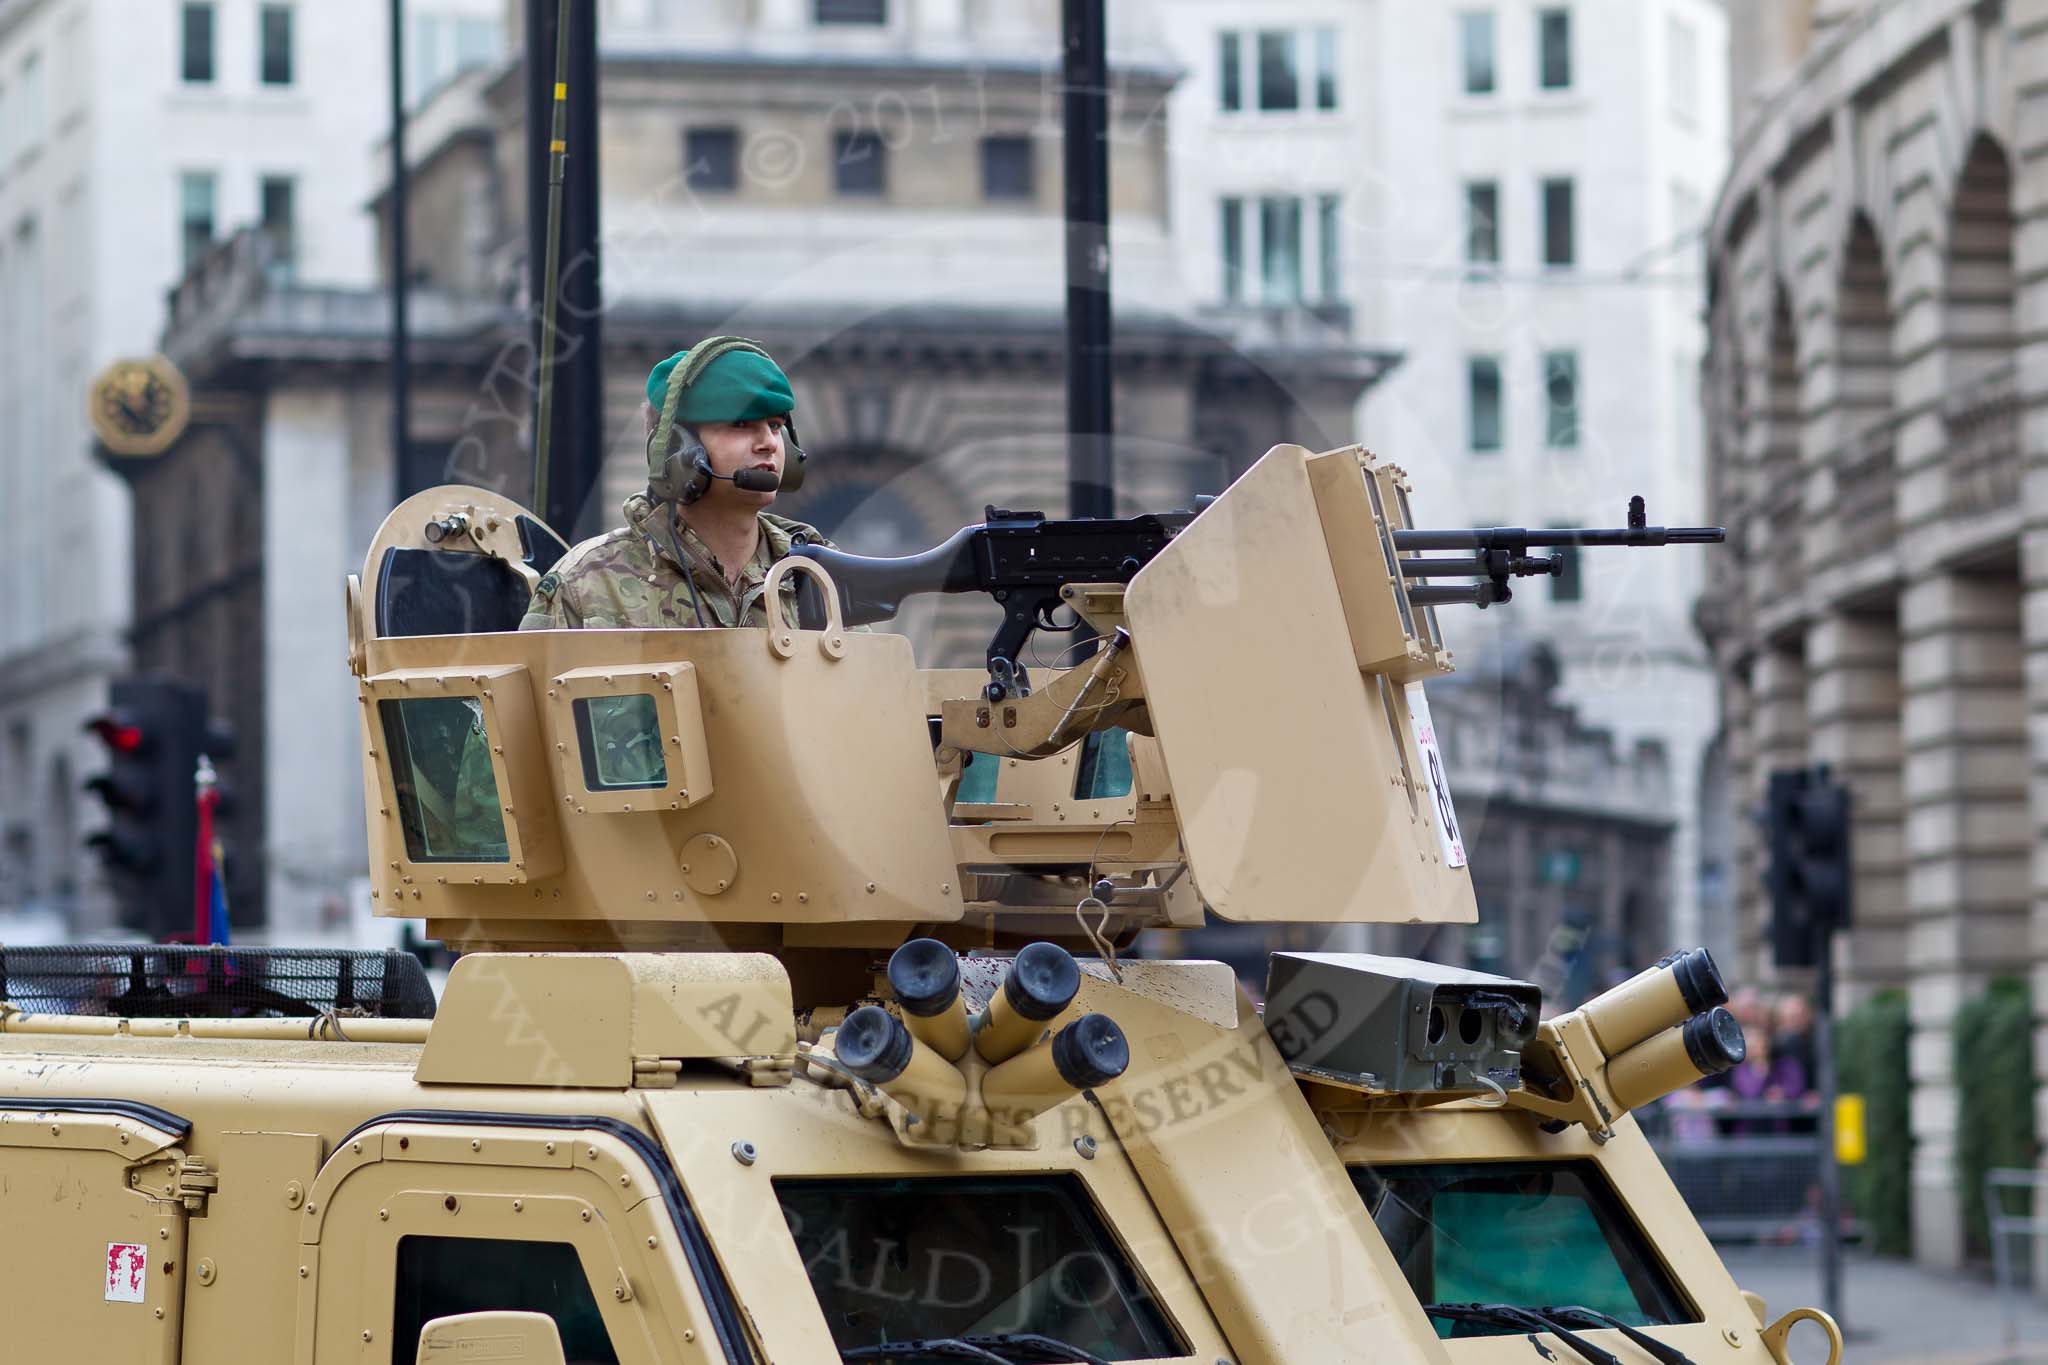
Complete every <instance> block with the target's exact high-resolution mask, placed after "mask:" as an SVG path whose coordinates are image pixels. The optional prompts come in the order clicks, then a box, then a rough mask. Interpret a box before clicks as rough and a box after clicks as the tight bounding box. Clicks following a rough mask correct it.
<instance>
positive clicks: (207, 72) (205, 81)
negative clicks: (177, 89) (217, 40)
mask: <svg viewBox="0 0 2048 1365" xmlns="http://www.w3.org/2000/svg"><path fill="white" fill-rule="evenodd" d="M182 13H183V18H182V22H181V23H180V25H179V34H180V42H179V51H178V77H179V79H180V80H182V81H184V82H185V84H187V85H211V84H212V83H213V6H212V5H210V4H198V5H186V6H185V8H184V10H183V12H182Z"/></svg>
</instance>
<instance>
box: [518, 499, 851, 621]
mask: <svg viewBox="0 0 2048 1365" xmlns="http://www.w3.org/2000/svg"><path fill="white" fill-rule="evenodd" d="M660 515H662V513H661V510H660V509H658V508H657V507H656V506H655V504H654V503H653V501H652V500H651V499H649V498H648V497H647V495H646V494H644V493H635V494H634V495H633V496H632V497H630V498H627V499H626V524H625V525H624V526H622V527H620V528H619V529H618V530H616V531H611V532H608V533H607V534H605V535H601V536H597V537H595V538H594V539H591V540H586V541H584V542H583V543H582V544H580V545H578V546H576V547H575V548H574V549H572V550H570V551H569V553H568V554H566V555H563V556H562V559H561V562H560V563H558V564H556V565H555V567H554V569H553V570H551V571H550V572H548V573H546V574H544V575H542V577H541V580H540V583H539V585H538V586H537V587H536V588H535V589H534V593H533V600H532V601H531V602H529V603H527V606H526V615H525V616H524V617H523V618H521V620H520V622H519V628H520V629H521V630H561V629H568V628H572V627H576V626H625V627H642V628H659V627H664V626H694V625H696V624H697V613H696V610H695V609H694V608H693V607H692V606H691V604H690V583H689V580H685V579H684V577H683V572H684V570H683V566H681V565H678V564H677V563H676V562H675V557H674V555H673V553H672V552H671V551H670V550H669V548H668V547H667V545H666V544H664V543H663V541H662V539H661V538H658V531H659V527H658V525H657V523H656V522H655V518H656V517H659V516H660ZM760 517H761V540H760V544H759V545H758V546H757V547H756V548H755V550H754V557H753V558H752V559H751V560H749V561H747V565H746V567H745V568H744V569H742V570H741V571H740V574H739V579H738V582H737V584H729V583H728V582H727V581H726V575H725V568H724V566H723V565H721V564H720V563H719V562H718V557H717V556H716V555H714V554H712V553H711V547H710V546H708V545H706V544H705V543H704V541H703V539H702V537H700V536H699V535H698V534H697V533H696V532H695V531H693V530H691V529H690V526H689V523H688V522H687V521H686V522H683V523H682V524H681V525H680V527H679V528H678V535H677V539H678V540H679V541H680V542H681V543H682V547H683V552H684V554H685V555H686V556H687V557H688V559H689V561H690V563H689V573H690V578H691V580H694V581H695V582H696V585H697V597H698V600H700V601H701V602H702V603H703V604H704V615H705V618H706V620H707V621H708V622H709V623H710V624H713V625H720V626H738V625H748V626H760V625H766V624H767V612H766V610H765V609H764V608H763V606H762V603H761V585H762V582H763V580H765V579H766V578H767V577H768V570H769V569H770V568H772V567H773V566H774V564H775V561H776V560H778V559H782V558H783V557H785V556H786V555H788V554H789V547H790V546H791V545H793V544H799V543H811V544H818V545H829V544H831V542H830V541H828V540H826V539H825V538H824V537H823V536H821V535H819V534H818V533H817V531H816V530H814V529H813V528H811V527H809V526H806V525H804V523H802V522H800V521H791V520H790V519H789V518H788V517H778V516H775V515H774V514H772V513H769V512H763V513H761V514H760ZM797 583H798V580H797V579H796V578H795V577H793V576H792V577H791V578H789V579H787V580H786V581H785V582H784V583H783V592H782V599H783V600H782V612H783V619H784V620H785V621H786V622H787V623H788V624H790V625H792V626H793V625H796V624H797V619H796V588H797Z"/></svg>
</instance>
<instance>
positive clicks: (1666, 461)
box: [1164, 0, 1733, 967]
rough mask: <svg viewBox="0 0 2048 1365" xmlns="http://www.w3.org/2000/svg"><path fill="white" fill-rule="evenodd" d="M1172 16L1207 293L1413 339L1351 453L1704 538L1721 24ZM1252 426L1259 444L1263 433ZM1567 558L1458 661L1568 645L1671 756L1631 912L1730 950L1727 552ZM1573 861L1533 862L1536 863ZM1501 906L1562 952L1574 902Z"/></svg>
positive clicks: (1434, 508) (1364, 13)
mask: <svg viewBox="0 0 2048 1365" xmlns="http://www.w3.org/2000/svg"><path fill="white" fill-rule="evenodd" d="M1164 8H1165V13H1166V15H1167V16H1168V22H1167V33H1168V35H1169V39H1170V41H1171V43H1172V46H1173V50H1174V54H1175V57H1176V58H1177V59H1178V61H1179V62H1180V64H1181V65H1182V66H1183V67H1184V68H1185V69H1186V70H1187V73H1188V74H1187V77H1186V79H1185V80H1183V81H1182V82H1181V84H1180V85H1179V86H1178V87H1177V88H1176V90H1175V93H1174V96H1173V128H1174V139H1173V157H1174V175H1173V196H1174V198H1173V207H1174V215H1175V221H1176V223H1177V225H1178V230H1179V233H1180V235H1181V238H1182V247H1183V251H1184V253H1185V255H1186V256H1187V258H1188V260H1189V268H1188V279H1189V284H1190V287H1191V289H1192V291H1193V298H1194V300H1196V301H1197V302H1198V306H1199V307H1200V308H1201V309H1203V310H1205V311H1209V312H1212V313H1214V314H1217V315H1223V316H1231V315H1237V316H1254V317H1256V316H1259V315H1261V314H1266V313H1271V314H1275V315H1285V316H1287V317H1289V318H1291V319H1295V320H1297V323H1298V324H1299V323H1300V322H1307V321H1320V322H1321V323H1323V324H1324V325H1327V326H1336V327H1350V328H1352V329H1354V330H1356V331H1357V332H1358V333H1359V334H1361V335H1365V336H1371V337H1374V338H1382V339H1385V340H1386V341H1387V342H1388V344H1390V345H1393V346H1395V347H1397V348H1398V349H1399V350H1400V351H1401V353H1402V356H1403V360H1402V364H1401V367H1400V368H1399V369H1398V370H1397V371H1395V372H1394V373H1393V374H1392V375H1390V376H1389V377H1388V379H1387V381H1386V382H1385V383H1383V384H1380V385H1377V386H1375V387H1374V388H1373V389H1372V390H1371V391H1370V392H1369V393H1368V394H1367V395H1366V396H1365V397H1364V399H1363V400H1362V405H1361V408H1360V412H1359V420H1358V428H1357V429H1358V432H1359V435H1358V439H1360V440H1363V441H1364V442H1365V443H1366V444H1368V445H1370V446H1372V447H1373V448H1374V449H1375V450H1377V451H1379V452H1380V453H1381V454H1383V455H1387V456H1390V457H1391V458H1393V459H1394V460H1395V461H1396V462H1398V463H1399V464H1401V465H1403V466H1404V467H1406V468H1407V469H1409V470H1410V471H1411V472H1412V473H1413V474H1414V475H1415V476H1416V482H1417V498H1416V503H1417V511H1418V513H1419V515H1420V516H1421V517H1422V518H1423V519H1424V520H1425V521H1426V522H1428V523H1430V524H1436V525H1457V524H1465V523H1476V524H1480V525H1529V526H1537V525H1586V524H1598V525H1620V524H1621V523H1622V521H1623V518H1624V514H1625V512H1626V508H1627V501H1628V497H1629V495H1630V494H1634V493H1641V494H1643V495H1644V496H1645V497H1646V498H1647V499H1648V502H1649V512H1650V517H1651V520H1652V521H1653V522H1658V523H1661V524H1665V525H1679V524H1693V523H1697V522H1698V521H1699V520H1700V519H1701V518H1702V517H1703V515H1704V513H1705V496H1704V484H1703V475H1702V459H1703V456H1702V450H1701V434H1700V426H1699V420H1698V412H1699V405H1698V397H1697V395H1698V373H1699V363H1700V357H1701V355H1702V354H1703V353H1704V351H1705V348H1706V333H1705V329H1704V327H1703V326H1702V325H1701V323H1700V315H1701V312H1702V309H1703V307H1704V301H1705V281H1704V274H1703V271H1702V269H1701V253H1700V234H1701V228H1702V224H1703V221H1704V218H1705V212H1706V206H1707V204H1708V202H1709V200H1710V199H1711V196H1712V194H1713V191H1714V187H1715V185H1716V184H1717V183H1718V182H1719V180H1720V178H1721V174H1722V167H1723V166H1724V165H1725V158H1726V143H1727V128H1728V112H1727V95H1726V88H1725V80H1724V74H1723V73H1724V70H1725V61H1726V52H1727V44H1728V24H1727V17H1726V15H1725V14H1724V12H1723V9H1722V7H1721V6H1720V5H1719V4H1718V3H1714V0H1658V3H1652V4H1646V3H1643V0H1581V2H1580V3H1576V4H1562V3H1556V4H1545V3H1528V2H1527V0H1515V2H1514V3H1495V4H1487V3H1469V4H1467V3H1461V4H1458V5H1455V6H1424V7H1417V6H1414V5H1405V4H1396V3H1391V0H1383V2H1382V3H1373V4H1357V3H1349V2H1347V0H1284V2H1281V3H1268V4H1261V5H1258V6H1256V7H1253V8H1247V7H1245V6H1243V5H1240V4H1230V3H1226V0H1167V3H1166V4H1165V7H1164ZM1244 435H1245V439H1243V440H1242V441H1241V442H1240V444H1241V445H1243V446H1245V447H1246V448H1252V447H1260V446H1262V444H1263V443H1262V442H1261V441H1260V440H1259V438H1258V424H1257V422H1256V420H1252V421H1249V422H1246V423H1245V424H1244ZM1564 553H1565V556H1566V560H1567V567H1566V571H1565V574H1564V576H1563V577H1561V578H1556V579H1550V580H1542V579H1532V580H1526V581H1524V582H1522V583H1518V584H1517V585H1516V596H1515V600H1514V602H1513V604H1512V605H1511V606H1509V607H1507V608H1506V609H1504V610H1502V611H1490V612H1487V613H1485V614H1484V615H1481V614H1479V613H1475V612H1471V611H1467V610H1463V609H1453V610H1452V611H1450V612H1447V613H1446V616H1445V621H1446V630H1447V632H1448V633H1449V636H1450V640H1451V642H1452V644H1453V646H1454V648H1455V649H1456V651H1457V653H1458V656H1459V658H1460V659H1461V661H1463V662H1464V663H1465V664H1467V665H1470V666H1473V667H1475V668H1476V670H1477V672H1478V673H1480V674H1481V675H1483V676H1485V677H1488V678H1491V679H1494V680H1496V681H1497V682H1498V681H1499V680H1503V679H1507V678H1511V677H1513V676H1514V675H1515V672H1516V666H1515V665H1514V663H1513V662H1512V660H1513V659H1515V658H1519V657H1521V654H1520V652H1519V651H1520V649H1521V647H1520V646H1519V645H1518V644H1516V643H1515V642H1516V641H1518V640H1519V641H1542V642H1544V643H1546V644H1547V645H1548V646H1549V648H1550V650H1551V651H1552V653H1553V655H1554V657H1555V659H1556V660H1557V663H1558V665H1559V668H1560V670H1561V673H1560V677H1559V680H1558V684H1557V692H1558V697H1559V698H1560V700H1561V701H1563V702H1564V703H1565V704H1567V705H1569V706H1570V707H1572V708H1573V709H1575V710H1576V711H1577V712H1578V714H1579V716H1580V717H1581V718H1582V721H1583V723H1584V724H1585V725H1587V726H1592V727H1597V728H1599V729H1602V730H1606V731H1609V732H1611V733H1612V734H1613V736H1614V737H1615V740H1616V742H1617V743H1618V744H1619V745H1620V752H1621V753H1623V754H1632V753H1634V752H1636V748H1637V745H1638V744H1639V743H1649V744H1652V745H1654V746H1655V747H1656V748H1658V749H1660V750H1661V751H1662V753H1663V755H1664V759H1665V761H1666V762H1668V764H1669V768H1670V776H1669V780H1670V781H1671V783H1672V784H1673V790H1674V791H1675V792H1676V793H1677V796H1676V799H1675V800H1674V801H1673V803H1672V804H1671V806H1670V807H1669V812H1670V814H1671V816H1672V818H1673V819H1674V821H1675V823H1674V825H1673V829H1672V836H1671V837H1672V841H1673V842H1672V848H1671V854H1670V856H1669V858H1668V859H1666V860H1664V861H1663V863H1662V864H1661V867H1662V869H1663V870H1662V874H1661V877H1660V880H1659V881H1658V882H1657V883H1656V884H1655V885H1654V886H1646V887H1643V888H1642V894H1641V895H1640V896H1639V897H1638V898H1637V901H1636V905H1635V910H1634V913H1636V914H1639V915H1641V916H1642V917H1643V919H1644V921H1645V923H1644V925H1643V926H1642V929H1641V930H1640V931H1639V932H1641V933H1642V934H1643V935H1644V938H1645V940H1646V941H1647V942H1649V943H1652V944H1658V945H1662V946H1661V947H1659V948H1658V951H1662V947H1668V946H1670V945H1671V944H1674V943H1687V944H1692V943H1707V944H1710V945H1716V946H1722V947H1726V946H1728V945H1730V944H1732V942H1733V935H1732V925H1731V924H1730V922H1729V916H1728V915H1727V913H1726V909H1725V907H1726V900H1725V896H1724V895H1723V894H1722V891H1721V887H1722V885H1723V883H1724V882H1725V876H1724V874H1723V872H1722V870H1721V868H1720V867H1719V866H1718V865H1717V863H1716V859H1715V855H1714V853H1713V851H1712V850H1711V849H1710V848H1705V847H1703V846H1702V844H1701V842H1700V838H1699V832H1700V820H1701V816H1700V810H1701V804H1702V803H1701V800H1700V795H1699V793H1700V789H1701V785H1702V777H1703V775H1705V774H1709V773H1710V772H1711V771H1713V768H1714V755H1715V751H1714V748H1713V741H1714V736H1715V731H1716V729H1717V722H1716V719H1715V705H1714V676H1713V670H1712V668H1711V665H1710V661H1709V658H1708V656H1707V653H1706V651H1705V649H1704V648H1703V646H1702V644H1701V642H1700V640H1699V638H1698V636H1697V634H1696V632H1695V630H1694V628H1693V625H1692V622H1691V619H1690V612H1691V606H1692V602H1693V600H1694V598H1695V597H1696V596H1697V594H1698V591H1699V585H1700V582H1701V578H1700V575H1701V573H1702V572H1703V571H1704V566H1705V564H1706V562H1707V561H1708V560H1709V559H1710V558H1711V557H1712V556H1713V555H1714V554H1715V553H1718V552H1717V551H1712V550H1672V551H1665V552H1658V553H1641V552H1637V553H1630V552H1627V551H1617V550H1604V551H1600V550H1596V551H1591V552H1588V553H1584V554H1580V553H1576V552H1573V551H1570V550H1567V551H1565V552H1564ZM1494 656H1501V657H1500V658H1496V657H1494ZM1432 690H1434V689H1432ZM1503 706H1504V707H1505V706H1506V702H1505V699H1504V700H1503ZM1445 728H1446V729H1448V728H1449V727H1448V726H1447V727H1445ZM1458 794H1459V795H1460V797H1461V798H1462V797H1464V796H1465V790H1464V789H1463V788H1461V789H1460V790H1459V793H1458ZM1532 837H1536V838H1537V839H1538V840H1539V843H1540V841H1541V838H1542V837H1543V836H1541V835H1540V834H1539V835H1535V836H1532ZM1569 852H1570V850H1569V849H1568V848H1567V847H1566V846H1564V845H1562V844H1560V845H1558V846H1557V847H1556V848H1550V847H1547V846H1546V847H1539V848H1538V849H1537V852H1536V854H1535V862H1534V863H1533V864H1531V865H1533V866H1541V865H1544V863H1543V860H1544V859H1545V858H1547V857H1550V856H1551V855H1552V854H1555V855H1556V857H1557V858H1558V859H1563V858H1566V857H1567V855H1568V854H1569ZM1524 891H1526V892H1527V893H1528V894H1527V895H1525V894H1524ZM1486 913H1488V914H1500V915H1505V916H1519V917H1521V918H1522V919H1523V920H1524V921H1527V922H1526V923H1520V924H1517V925H1516V926H1515V927H1513V928H1508V927H1506V926H1504V925H1495V926H1491V928H1492V930H1493V931H1495V932H1498V933H1501V934H1505V935H1507V936H1508V937H1509V938H1511V939H1513V940H1514V941H1516V942H1520V941H1521V940H1522V938H1523V937H1524V936H1525V935H1526V934H1527V933H1528V932H1529V931H1530V930H1531V927H1532V926H1533V932H1534V934H1535V938H1536V940H1537V941H1538V942H1541V941H1542V939H1543V937H1544V935H1546V934H1547V933H1548V932H1549V927H1550V925H1551V924H1552V923H1554V922H1555V919H1554V917H1555V916H1556V915H1557V914H1558V913H1560V910H1559V908H1558V903H1557V901H1556V898H1555V897H1554V896H1551V895H1550V894H1549V891H1548V890H1547V889H1546V888H1545V887H1544V886H1543V885H1541V884H1540V883H1533V884H1531V885H1529V886H1528V887H1526V888H1517V889H1515V890H1513V891H1504V892H1503V895H1502V898H1501V899H1500V900H1499V901H1497V902H1496V903H1495V904H1494V905H1492V906H1490V907H1489V908H1488V910H1487V912H1486ZM1652 955H1653V956H1654V954H1652ZM1517 963H1518V965H1519V966H1522V967H1526V965H1527V964H1526V962H1521V961H1519V960H1517Z"/></svg>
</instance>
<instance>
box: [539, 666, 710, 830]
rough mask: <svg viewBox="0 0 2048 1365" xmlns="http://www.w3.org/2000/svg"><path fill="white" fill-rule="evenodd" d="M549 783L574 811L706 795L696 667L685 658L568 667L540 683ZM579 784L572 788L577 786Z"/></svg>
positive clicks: (683, 805)
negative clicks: (560, 741) (547, 726)
mask: <svg viewBox="0 0 2048 1365" xmlns="http://www.w3.org/2000/svg"><path fill="white" fill-rule="evenodd" d="M547 707H548V710H549V711H550V712H551V713H552V715H553V721H552V723H553V725H554V728H555V731H556V733H557V734H561V735H564V736H567V735H569V734H574V736H575V743H574V744H565V745H560V746H557V760H558V761H557V767H556V771H557V774H558V775H557V778H556V787H557V789H558V790H559V791H561V792H562V794H563V795H565V796H573V797H574V798H575V799H574V800H572V801H570V802H569V803H568V809H570V810H572V811H574V812H575V813H576V814H578V815H590V814H600V815H602V814H632V813H633V812H635V811H643V812H644V811H650V810H687V809H688V808H689V807H691V806H693V805H695V804H697V803H698V802H699V801H703V800H706V799H707V798H709V797H710V795H711V790H712V789H711V759H710V755H709V752H708V750H707V749H706V747H705V742H704V712H703V709H702V706H701V704H700V703H699V700H698V695H697V671H696V669H695V668H694V667H693V666H692V665H690V664H686V663H673V664H647V665H639V666H634V667H619V666H617V665H611V664H607V665H604V666H602V667H598V668H572V669H568V670H566V671H565V672H563V673H560V674H558V675H557V676H556V677H555V678H553V679H552V680H551V681H550V682H549V685H548V699H547ZM579 788H580V791H579Z"/></svg>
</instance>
